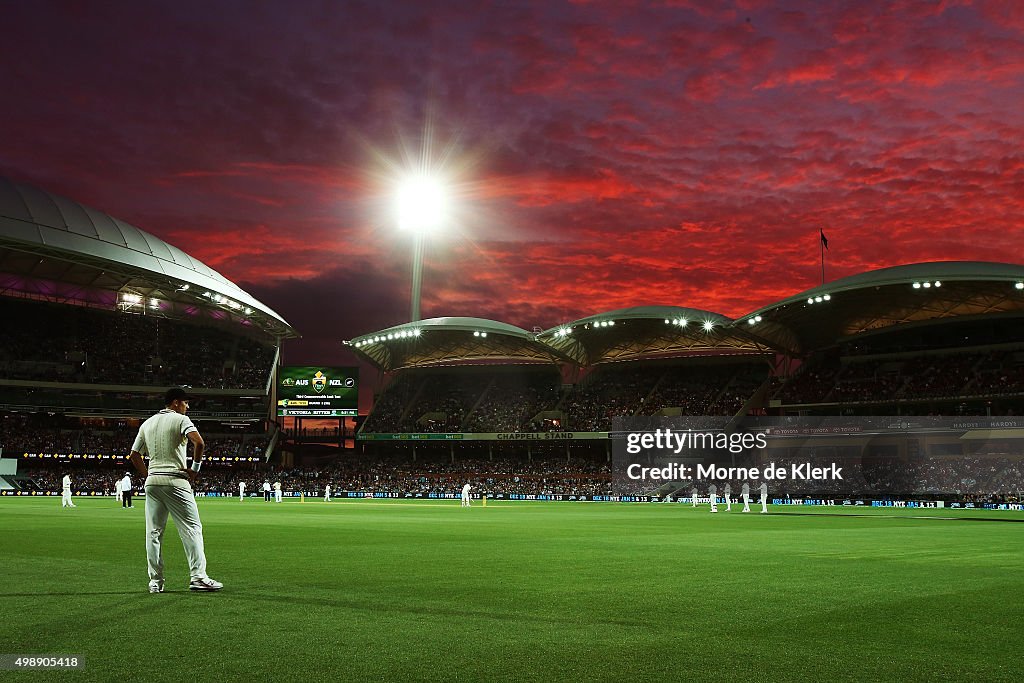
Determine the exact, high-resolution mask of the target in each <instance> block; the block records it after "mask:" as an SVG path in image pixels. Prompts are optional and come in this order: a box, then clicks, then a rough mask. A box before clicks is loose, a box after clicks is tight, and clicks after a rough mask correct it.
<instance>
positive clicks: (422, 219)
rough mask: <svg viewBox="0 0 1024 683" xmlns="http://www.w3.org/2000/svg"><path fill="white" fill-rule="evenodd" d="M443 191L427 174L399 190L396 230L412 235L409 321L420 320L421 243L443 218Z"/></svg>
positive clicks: (408, 179)
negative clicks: (408, 232) (397, 228)
mask: <svg viewBox="0 0 1024 683" xmlns="http://www.w3.org/2000/svg"><path fill="white" fill-rule="evenodd" d="M445 204H446V201H445V192H444V187H443V186H442V184H441V181H440V180H438V179H437V178H433V177H430V176H426V175H415V176H410V177H408V178H406V179H405V180H404V181H403V182H402V183H401V185H399V188H398V227H399V228H400V229H401V230H409V231H411V232H412V233H413V250H412V311H411V314H410V322H416V321H418V320H419V319H420V289H421V283H422V280H423V240H424V238H425V237H426V235H427V234H428V233H432V232H435V231H436V230H437V229H438V228H439V227H440V226H441V221H442V220H443V218H444V210H445Z"/></svg>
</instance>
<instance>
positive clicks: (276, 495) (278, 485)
mask: <svg viewBox="0 0 1024 683" xmlns="http://www.w3.org/2000/svg"><path fill="white" fill-rule="evenodd" d="M274 502H275V503H280V502H281V482H279V481H275V482H274Z"/></svg>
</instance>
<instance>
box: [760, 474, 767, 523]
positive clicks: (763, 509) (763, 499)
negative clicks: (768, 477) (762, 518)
mask: <svg viewBox="0 0 1024 683" xmlns="http://www.w3.org/2000/svg"><path fill="white" fill-rule="evenodd" d="M761 514H762V515H767V514H768V484H766V483H765V482H763V481H762V482H761Z"/></svg>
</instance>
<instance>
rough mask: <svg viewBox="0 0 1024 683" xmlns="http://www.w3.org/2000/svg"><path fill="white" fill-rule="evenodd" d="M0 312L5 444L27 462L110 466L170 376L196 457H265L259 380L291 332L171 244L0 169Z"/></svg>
mask: <svg viewBox="0 0 1024 683" xmlns="http://www.w3.org/2000/svg"><path fill="white" fill-rule="evenodd" d="M0 315H3V317H4V319H5V320H7V321H8V324H7V325H6V326H5V332H4V335H3V337H2V342H0V447H2V448H3V452H4V453H5V454H6V457H18V458H19V459H20V460H21V464H23V465H25V466H26V467H29V468H31V469H32V470H33V471H37V470H38V469H39V468H41V467H42V468H45V467H46V466H47V465H49V466H51V467H65V466H69V465H71V466H74V465H83V464H84V465H87V466H91V465H96V466H97V467H100V466H101V465H100V464H102V468H116V469H122V468H123V467H124V463H123V458H124V457H126V456H127V455H128V450H129V449H130V446H131V443H132V440H133V439H134V437H135V433H136V431H137V429H138V424H139V421H140V419H141V418H144V417H148V416H149V415H151V414H152V413H154V412H156V411H157V410H159V409H160V408H161V407H162V401H161V396H162V394H163V392H164V390H165V389H166V388H167V387H168V386H171V385H180V384H186V385H191V386H192V387H193V389H192V390H191V391H192V393H193V394H194V395H195V400H194V401H193V402H192V405H191V411H190V416H191V417H192V418H193V419H194V420H195V421H197V423H198V424H199V425H200V427H201V429H202V430H204V432H205V436H206V437H207V456H208V457H211V458H214V459H216V460H217V461H220V462H228V461H230V462H232V463H234V462H236V460H235V459H236V458H238V459H239V461H249V460H251V459H258V460H264V459H265V458H266V457H267V453H266V451H267V449H268V446H269V444H270V440H271V430H272V429H274V428H276V427H275V426H274V425H273V423H272V416H271V413H270V408H271V406H270V387H271V380H272V377H273V374H274V367H275V364H276V363H278V360H279V355H280V354H279V349H280V343H281V340H282V339H287V338H290V337H294V336H296V335H295V332H294V330H292V328H291V327H290V326H289V325H288V323H287V322H286V321H285V320H284V319H282V318H281V317H280V316H279V315H278V314H277V313H275V312H274V311H272V310H271V309H270V308H268V307H266V306H265V305H264V304H262V303H261V302H259V301H257V300H256V299H254V298H253V297H251V296H250V295H249V294H248V293H246V292H245V291H243V290H242V289H240V288H239V287H238V286H237V285H235V284H234V283H232V282H230V281H229V280H227V279H226V278H224V277H223V276H222V275H220V274H219V273H217V272H216V271H214V270H213V269H211V268H209V267H208V266H206V265H205V264H203V263H202V262H200V261H199V260H197V259H195V258H193V257H191V256H189V255H188V254H185V253H184V252H182V251H181V250H179V249H177V248H175V247H174V246H172V245H170V244H167V243H166V242H164V241H162V240H160V239H158V238H156V237H154V236H153V235H150V234H148V233H146V232H143V231H142V230H139V229H138V228H136V227H134V226H131V225H129V224H127V223H124V222H123V221H120V220H118V219H116V218H113V217H111V216H108V215H106V214H103V213H101V212H99V211H96V210H95V209H92V208H89V207H86V206H83V205H81V204H78V203H77V202H74V201H72V200H69V199H66V198H64V197H60V196H57V195H53V194H50V193H48V192H45V191H43V190H40V189H37V188H33V187H30V186H26V185H20V184H17V183H14V182H11V181H9V180H7V179H3V178H0ZM51 474H52V472H51ZM90 476H91V475H90ZM96 476H99V475H98V474H97V475H96ZM104 476H105V475H104ZM17 479H19V480H21V481H22V483H23V484H24V478H23V477H21V476H20V473H19V477H17ZM37 481H40V482H42V485H43V486H46V487H49V486H50V484H51V483H52V482H50V479H49V478H47V476H43V475H42V474H40V475H39V477H38V478H37ZM82 483H83V484H86V483H87V482H82Z"/></svg>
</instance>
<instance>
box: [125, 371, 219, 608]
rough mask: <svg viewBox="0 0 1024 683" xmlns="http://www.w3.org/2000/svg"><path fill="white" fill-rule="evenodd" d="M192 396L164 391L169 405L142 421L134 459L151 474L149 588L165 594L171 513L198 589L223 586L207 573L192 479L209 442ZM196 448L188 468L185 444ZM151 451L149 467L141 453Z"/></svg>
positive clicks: (144, 473)
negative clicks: (191, 414) (192, 414)
mask: <svg viewBox="0 0 1024 683" xmlns="http://www.w3.org/2000/svg"><path fill="white" fill-rule="evenodd" d="M188 404H189V396H188V393H186V391H185V390H184V389H183V388H181V387H173V388H171V389H168V390H167V393H165V394H164V405H166V406H167V407H166V408H164V409H163V410H161V411H160V412H159V413H157V414H156V415H153V416H152V417H150V418H149V419H148V420H146V421H145V422H143V423H142V426H141V427H139V435H138V436H137V437H135V443H134V444H133V445H132V452H131V455H130V456H129V458H130V459H131V462H132V464H133V465H134V466H135V469H136V470H138V472H139V474H141V475H142V476H143V477H146V559H147V560H148V563H149V592H150V593H163V592H164V560H163V553H162V551H161V545H160V544H161V542H162V541H163V537H164V529H165V528H166V526H167V514H168V513H170V515H171V517H172V518H173V519H174V525H175V526H176V527H177V528H178V536H180V537H181V544H182V546H184V548H185V557H186V558H187V559H188V564H189V574H190V576H191V581H190V583H189V589H190V590H194V591H218V590H220V589H221V588H223V587H224V584H222V583H220V582H219V581H214V580H213V579H211V578H210V577H209V576H207V574H206V552H205V550H204V548H203V525H202V522H200V520H199V508H198V507H197V506H196V499H195V494H194V493H193V492H192V483H193V482H195V480H196V475H198V473H199V469H200V467H201V466H202V463H203V451H204V450H205V449H206V444H205V442H204V441H203V437H202V436H200V434H199V430H198V429H196V427H195V425H194V424H192V420H190V419H189V418H188V416H186V415H185V413H186V412H188ZM188 441H191V442H192V446H193V449H194V453H193V458H192V467H191V468H186V467H185V459H186V443H187V442H188ZM144 455H149V467H148V468H147V467H146V463H145V461H144V460H143V459H142V456H144Z"/></svg>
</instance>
